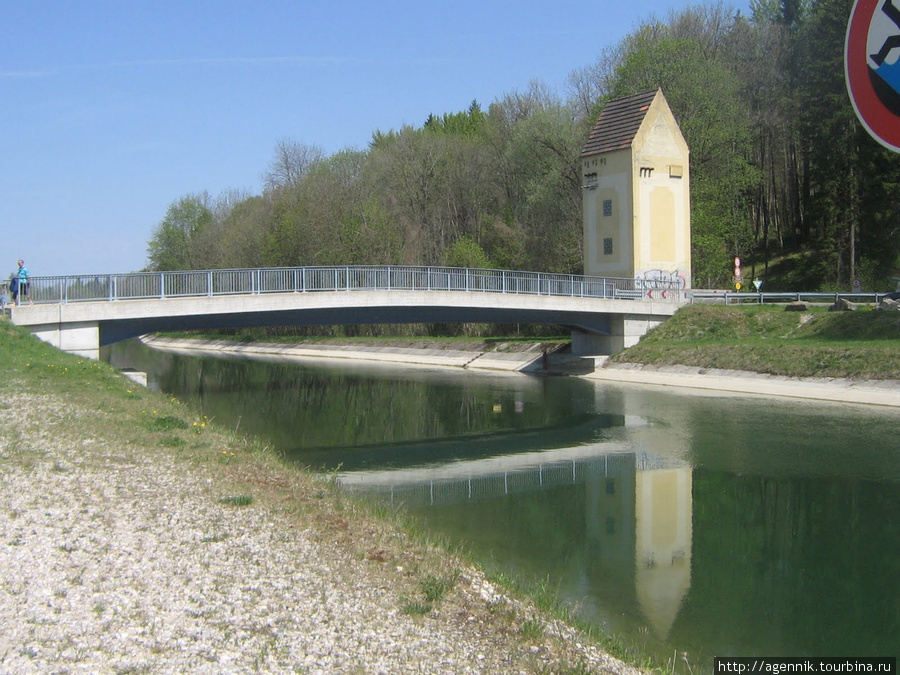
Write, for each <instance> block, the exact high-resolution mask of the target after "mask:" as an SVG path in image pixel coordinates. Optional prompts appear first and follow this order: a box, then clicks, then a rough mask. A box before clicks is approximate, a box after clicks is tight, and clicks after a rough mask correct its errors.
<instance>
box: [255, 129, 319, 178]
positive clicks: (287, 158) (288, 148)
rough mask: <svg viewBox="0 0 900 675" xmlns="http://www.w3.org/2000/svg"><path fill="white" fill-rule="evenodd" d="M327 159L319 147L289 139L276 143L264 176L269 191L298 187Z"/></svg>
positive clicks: (282, 139)
mask: <svg viewBox="0 0 900 675" xmlns="http://www.w3.org/2000/svg"><path fill="white" fill-rule="evenodd" d="M323 159H325V151H324V150H323V149H322V148H320V147H319V146H317V145H307V144H306V143H299V142H297V141H292V140H289V139H287V138H281V139H279V140H278V142H277V143H275V153H274V156H273V157H272V161H271V162H270V163H269V168H268V169H267V170H266V172H265V173H264V174H263V181H264V182H265V187H266V189H267V190H276V189H278V188H283V187H288V186H290V185H296V184H297V183H299V182H300V181H301V180H303V177H304V176H306V174H307V173H308V172H309V170H310V168H311V167H312V166H313V165H315V164H317V163H318V162H321V161H322V160H323Z"/></svg>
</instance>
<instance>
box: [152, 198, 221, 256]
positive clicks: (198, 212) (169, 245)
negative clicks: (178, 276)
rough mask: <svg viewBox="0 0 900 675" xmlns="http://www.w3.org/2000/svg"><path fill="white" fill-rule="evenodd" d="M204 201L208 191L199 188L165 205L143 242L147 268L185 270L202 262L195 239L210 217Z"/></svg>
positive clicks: (211, 218)
mask: <svg viewBox="0 0 900 675" xmlns="http://www.w3.org/2000/svg"><path fill="white" fill-rule="evenodd" d="M208 204H209V195H208V194H207V193H205V192H203V193H201V194H196V195H186V196H184V197H182V198H181V199H179V200H177V201H175V202H173V203H172V204H171V205H170V206H169V208H168V210H167V211H166V215H165V218H163V220H162V221H161V222H160V224H159V225H158V226H157V227H156V229H155V231H154V233H153V237H152V238H151V239H150V243H149V244H148V246H147V257H148V259H149V261H150V269H151V270H155V271H164V270H189V269H199V268H200V267H201V266H202V265H201V264H200V260H201V256H202V247H200V246H197V241H198V240H199V239H200V238H201V237H202V235H203V233H204V232H205V231H206V230H207V229H208V228H209V227H210V224H211V223H212V220H213V216H212V211H210V209H209V206H208Z"/></svg>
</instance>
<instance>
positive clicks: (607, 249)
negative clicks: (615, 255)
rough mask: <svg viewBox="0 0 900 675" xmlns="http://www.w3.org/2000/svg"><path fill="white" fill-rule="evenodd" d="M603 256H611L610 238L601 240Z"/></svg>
mask: <svg viewBox="0 0 900 675" xmlns="http://www.w3.org/2000/svg"><path fill="white" fill-rule="evenodd" d="M603 255H612V237H606V238H605V239H604V240H603Z"/></svg>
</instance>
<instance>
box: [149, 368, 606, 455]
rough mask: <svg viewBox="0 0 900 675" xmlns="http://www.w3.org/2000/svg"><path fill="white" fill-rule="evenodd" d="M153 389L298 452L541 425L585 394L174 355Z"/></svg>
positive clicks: (566, 413) (559, 387) (472, 379)
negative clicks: (172, 394) (190, 400)
mask: <svg viewBox="0 0 900 675" xmlns="http://www.w3.org/2000/svg"><path fill="white" fill-rule="evenodd" d="M159 382H160V386H161V388H162V389H163V390H165V391H170V392H185V393H183V394H181V395H182V396H186V397H188V398H190V397H192V396H195V397H197V398H198V399H199V401H200V404H201V406H202V408H203V414H205V415H208V416H209V417H213V418H215V419H216V420H217V421H219V422H220V423H222V424H223V425H225V426H229V425H231V426H234V425H236V424H237V420H238V418H240V419H241V424H240V428H241V430H242V431H244V432H247V433H251V434H258V435H260V436H262V437H263V438H266V439H267V440H269V441H270V442H272V443H274V444H275V445H276V446H277V447H279V448H282V449H286V450H289V451H290V450H296V451H298V453H302V450H303V449H310V448H326V447H354V446H360V445H367V446H371V445H373V444H378V443H398V442H405V441H414V440H428V439H440V438H446V437H450V436H459V435H465V434H478V433H486V432H491V431H494V430H506V429H529V428H541V427H546V426H550V425H553V424H556V423H559V422H560V421H561V420H565V419H568V418H570V417H572V416H573V415H576V414H577V413H578V412H579V409H578V407H579V406H581V405H582V404H583V400H584V399H585V396H584V394H577V393H574V392H578V391H580V390H581V389H589V385H588V384H587V383H583V382H572V381H558V382H557V383H551V384H544V385H543V387H538V386H531V387H526V388H523V389H515V388H511V387H507V386H503V387H497V386H494V384H493V381H492V380H490V379H484V378H481V377H478V376H477V375H471V374H468V375H467V376H461V377H455V378H444V379H438V380H437V381H435V380H434V379H426V378H406V377H404V376H402V375H391V374H381V375H379V376H372V375H371V374H369V373H365V374H360V373H357V372H354V371H351V370H340V369H330V370H323V369H317V368H313V367H309V366H303V365H297V364H289V363H269V362H259V361H249V360H247V361H242V360H228V359H216V358H196V357H181V356H180V357H177V358H175V359H174V363H173V365H172V367H171V369H169V370H168V372H166V373H165V374H161V375H160V376H159ZM298 457H300V455H299V454H298Z"/></svg>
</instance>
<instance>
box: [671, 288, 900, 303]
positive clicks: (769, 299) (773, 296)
mask: <svg viewBox="0 0 900 675" xmlns="http://www.w3.org/2000/svg"><path fill="white" fill-rule="evenodd" d="M891 295H895V294H893V293H819V292H805V291H799V292H777V293H775V292H772V293H762V292H759V293H741V292H738V291H686V292H685V297H686V298H687V300H688V302H690V303H691V304H694V302H695V301H710V300H712V301H714V302H719V301H721V302H723V303H724V304H726V305H729V304H732V303H735V304H737V303H742V302H745V301H747V300H752V301H755V302H756V303H757V304H760V305H763V304H766V303H777V302H802V301H804V300H806V301H809V302H819V303H823V302H832V303H834V302H838V301H839V300H849V301H851V302H854V303H868V302H871V303H874V304H876V305H877V304H878V303H879V302H881V301H882V300H883V299H884V298H886V297H888V296H891Z"/></svg>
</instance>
